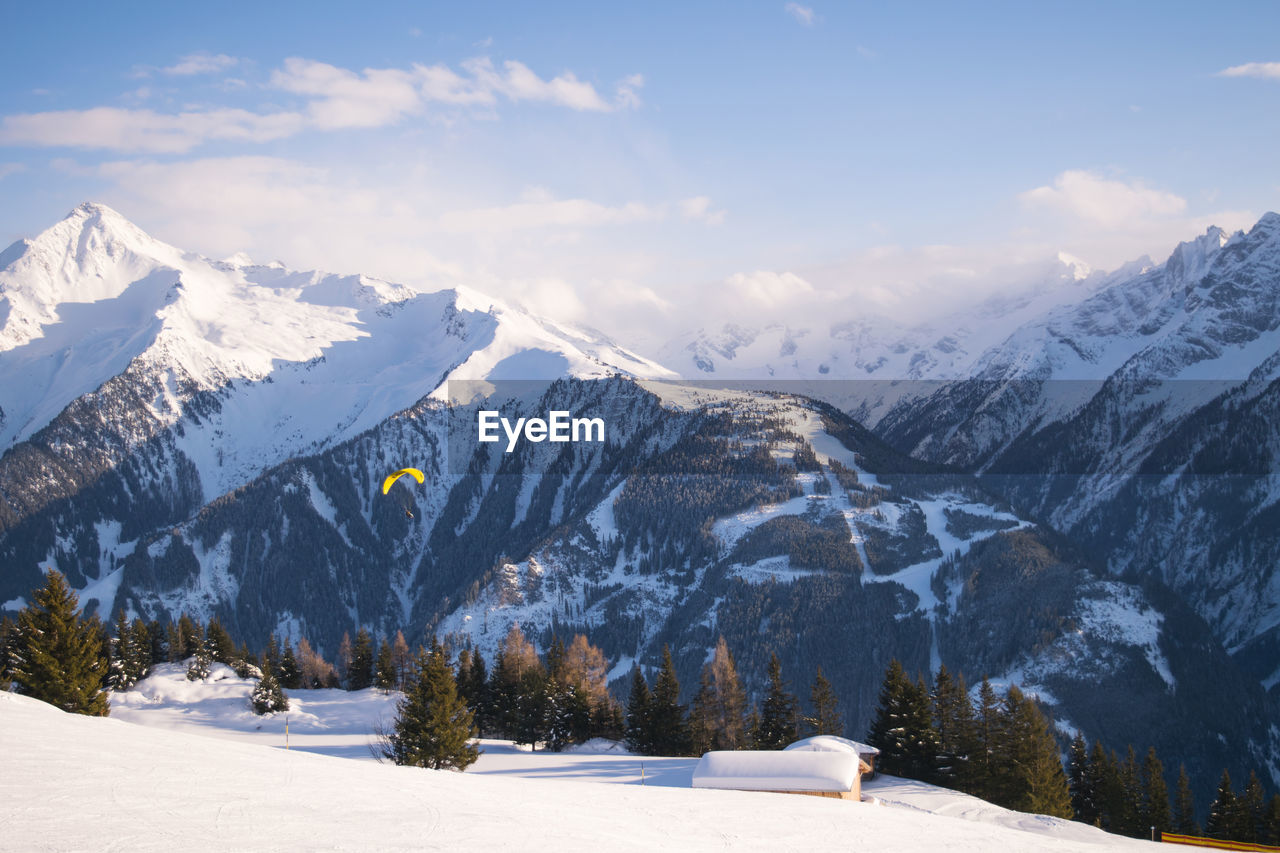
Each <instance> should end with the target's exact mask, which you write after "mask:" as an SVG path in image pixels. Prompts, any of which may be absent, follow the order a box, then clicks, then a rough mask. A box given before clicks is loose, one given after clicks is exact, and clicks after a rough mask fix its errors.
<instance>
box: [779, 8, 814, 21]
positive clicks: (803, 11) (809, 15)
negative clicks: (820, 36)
mask: <svg viewBox="0 0 1280 853" xmlns="http://www.w3.org/2000/svg"><path fill="white" fill-rule="evenodd" d="M782 8H783V9H784V10H785V11H786V13H787V14H788V15H790V16H791V17H793V18H795V19H796V20H797V21H799V22H800V23H801V24H803V25H804V26H806V27H812V26H813V22H814V17H815V16H814V13H813V9H812V7H809V6H801V5H800V4H799V3H788V4H787V5H785V6H783V7H782Z"/></svg>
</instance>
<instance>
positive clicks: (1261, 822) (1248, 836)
mask: <svg viewBox="0 0 1280 853" xmlns="http://www.w3.org/2000/svg"><path fill="white" fill-rule="evenodd" d="M1266 797H1267V795H1266V794H1265V793H1264V792H1263V790H1262V782H1260V781H1259V780H1258V774H1257V773H1252V772H1251V773H1250V774H1249V781H1248V782H1246V783H1245V785H1244V794H1243V796H1241V797H1240V801H1239V803H1240V804H1239V807H1238V808H1237V810H1236V829H1235V835H1234V839H1235V840H1236V841H1244V842H1247V843H1254V842H1257V841H1260V840H1261V839H1262V838H1264V837H1265V836H1266V834H1267V830H1266V825H1265V824H1266V809H1267V799H1266Z"/></svg>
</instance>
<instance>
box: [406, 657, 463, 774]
mask: <svg viewBox="0 0 1280 853" xmlns="http://www.w3.org/2000/svg"><path fill="white" fill-rule="evenodd" d="M475 736H476V729H475V722H474V719H473V717H472V714H471V712H470V711H468V710H467V706H466V703H464V702H463V701H462V700H461V699H460V698H459V697H458V692H457V682H456V680H455V676H454V673H453V668H452V667H451V666H449V661H448V658H447V657H446V656H445V653H444V650H443V649H442V648H440V646H439V644H433V646H432V649H431V651H430V652H426V651H420V652H419V653H418V658H417V661H416V665H415V672H414V675H413V677H412V679H411V684H410V685H409V686H408V689H407V690H406V691H405V696H404V698H403V699H402V700H401V701H400V704H399V705H398V706H397V712H396V719H395V723H394V724H393V728H392V731H391V733H390V734H388V735H387V736H386V742H385V743H384V744H383V748H382V752H383V755H384V756H385V757H386V758H389V759H391V760H392V761H394V762H395V763H396V764H402V765H411V766H414V767H429V768H431V769H433V770H465V769H466V768H467V767H469V766H470V765H471V764H472V763H474V762H475V760H476V759H477V758H478V757H479V756H480V750H479V749H478V748H477V747H476V746H475V745H474V744H472V743H471V739H472V738H474V737H475Z"/></svg>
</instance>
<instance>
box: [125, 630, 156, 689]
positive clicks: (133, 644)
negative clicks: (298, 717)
mask: <svg viewBox="0 0 1280 853" xmlns="http://www.w3.org/2000/svg"><path fill="white" fill-rule="evenodd" d="M127 645H128V649H129V667H130V675H131V676H132V677H133V683H134V684H137V683H138V682H139V681H141V680H142V679H144V678H146V677H147V676H148V675H150V674H151V665H152V662H153V660H154V658H155V651H156V650H155V638H154V637H153V636H152V634H151V628H150V627H149V626H148V625H147V623H146V622H143V621H142V620H141V619H134V620H133V624H132V625H130V626H129V642H128V644H127Z"/></svg>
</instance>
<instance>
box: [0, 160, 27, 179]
mask: <svg viewBox="0 0 1280 853" xmlns="http://www.w3.org/2000/svg"><path fill="white" fill-rule="evenodd" d="M26 170H27V167H26V166H24V165H22V164H21V163H0V181H3V180H4V179H5V178H7V177H9V176H10V175H16V174H18V173H19V172H25V171H26Z"/></svg>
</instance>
